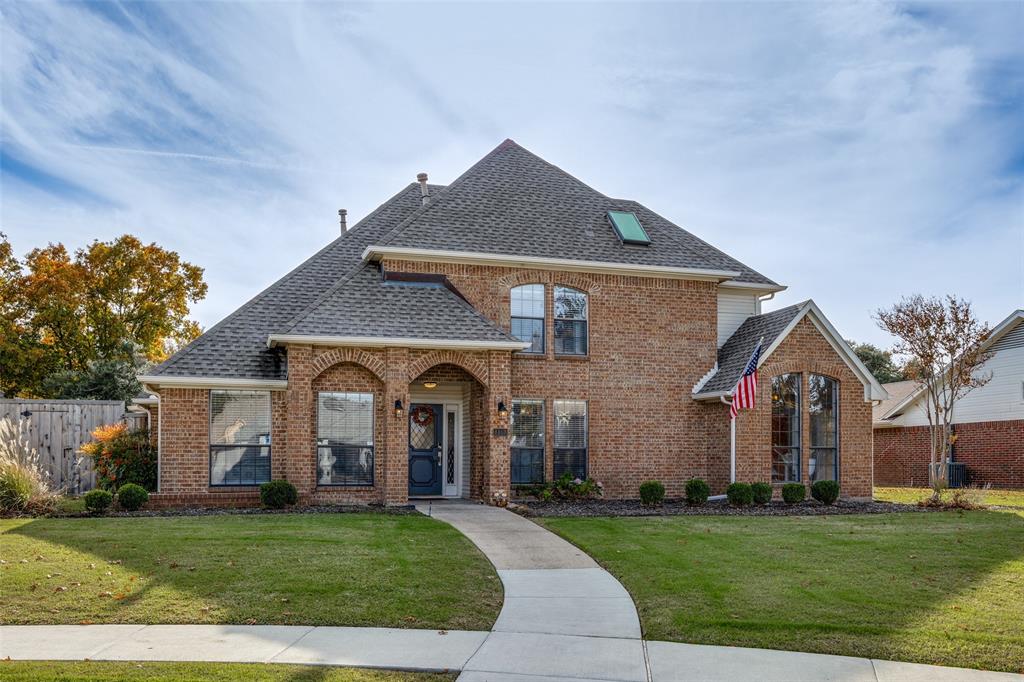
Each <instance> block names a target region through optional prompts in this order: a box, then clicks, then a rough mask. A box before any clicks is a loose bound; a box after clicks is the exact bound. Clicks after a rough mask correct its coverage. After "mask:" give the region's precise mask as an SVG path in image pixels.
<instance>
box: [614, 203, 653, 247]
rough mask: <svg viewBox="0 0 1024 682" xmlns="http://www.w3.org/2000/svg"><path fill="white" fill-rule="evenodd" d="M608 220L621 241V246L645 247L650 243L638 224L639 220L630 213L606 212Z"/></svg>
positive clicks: (649, 239)
mask: <svg viewBox="0 0 1024 682" xmlns="http://www.w3.org/2000/svg"><path fill="white" fill-rule="evenodd" d="M608 220H609V221H611V224H612V227H614V228H615V234H617V235H618V237H619V239H621V240H622V243H623V244H641V245H643V246H646V245H648V244H650V243H651V238H650V237H649V236H647V230H645V229H644V226H643V225H641V224H640V220H639V219H638V218H637V217H636V214H635V213H633V212H632V211H608Z"/></svg>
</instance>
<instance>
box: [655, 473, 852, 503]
mask: <svg viewBox="0 0 1024 682" xmlns="http://www.w3.org/2000/svg"><path fill="white" fill-rule="evenodd" d="M710 495H711V487H710V486H709V485H708V484H707V482H705V481H703V480H702V479H699V478H694V479H690V480H689V481H687V482H686V503H687V504H690V505H700V504H704V503H705V502H707V501H708V497H709V496H710ZM806 495H807V488H806V487H804V484H803V483H786V484H784V485H783V486H782V499H783V500H784V501H785V502H786V503H787V504H797V503H799V502H803V501H804V497H805V496H806ZM725 496H726V498H727V499H728V500H729V504H731V505H733V506H736V507H744V506H746V505H748V504H768V503H769V502H771V501H772V486H771V485H770V484H769V483H765V482H764V481H758V482H757V483H732V484H730V485H729V487H728V488H727V489H726V491H725ZM811 497H813V498H814V499H815V500H817V501H818V502H821V503H822V504H834V503H835V501H836V500H838V499H839V483H838V482H837V481H816V482H815V483H814V484H813V485H811ZM664 499H665V486H664V485H663V484H662V483H661V482H660V481H646V482H644V483H642V484H640V502H641V503H643V504H645V505H647V506H653V505H658V504H661V503H662V501H663V500H664Z"/></svg>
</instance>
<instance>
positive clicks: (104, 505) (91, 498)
mask: <svg viewBox="0 0 1024 682" xmlns="http://www.w3.org/2000/svg"><path fill="white" fill-rule="evenodd" d="M82 499H83V500H84V501H85V508H86V510H88V511H89V512H90V513H92V514H102V513H104V512H105V511H107V509H109V508H110V505H111V504H112V503H113V501H114V496H113V495H111V494H110V493H109V492H107V491H106V490H100V489H99V488H97V489H96V490H90V491H89V492H87V493H86V494H85V495H83V496H82Z"/></svg>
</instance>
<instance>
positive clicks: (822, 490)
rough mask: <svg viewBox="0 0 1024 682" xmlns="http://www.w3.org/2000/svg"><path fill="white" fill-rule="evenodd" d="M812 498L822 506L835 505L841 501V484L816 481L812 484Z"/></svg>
mask: <svg viewBox="0 0 1024 682" xmlns="http://www.w3.org/2000/svg"><path fill="white" fill-rule="evenodd" d="M811 497H813V498H814V499H816V500H817V501H818V502H821V503H822V504H834V503H835V501H836V500H838V499H839V482H838V481H815V482H814V483H813V484H811Z"/></svg>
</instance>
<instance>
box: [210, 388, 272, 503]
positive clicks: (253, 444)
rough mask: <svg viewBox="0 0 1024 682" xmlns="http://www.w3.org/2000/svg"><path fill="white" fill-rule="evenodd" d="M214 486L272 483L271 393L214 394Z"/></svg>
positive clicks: (221, 392)
mask: <svg viewBox="0 0 1024 682" xmlns="http://www.w3.org/2000/svg"><path fill="white" fill-rule="evenodd" d="M209 427H210V485H211V486H233V485H259V484H260V483H266V482H267V481H269V480H270V392H269V391H210V423H209Z"/></svg>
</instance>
